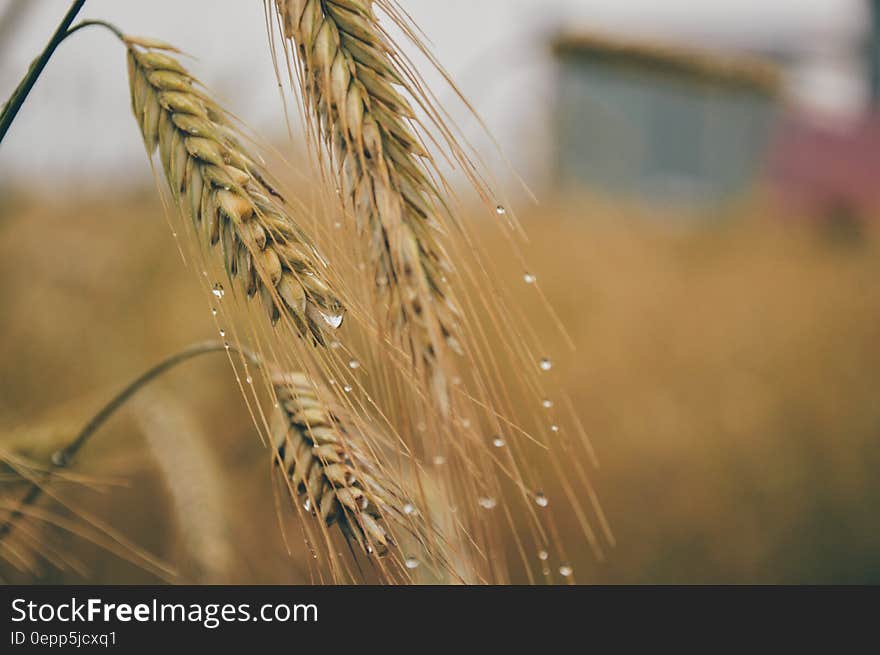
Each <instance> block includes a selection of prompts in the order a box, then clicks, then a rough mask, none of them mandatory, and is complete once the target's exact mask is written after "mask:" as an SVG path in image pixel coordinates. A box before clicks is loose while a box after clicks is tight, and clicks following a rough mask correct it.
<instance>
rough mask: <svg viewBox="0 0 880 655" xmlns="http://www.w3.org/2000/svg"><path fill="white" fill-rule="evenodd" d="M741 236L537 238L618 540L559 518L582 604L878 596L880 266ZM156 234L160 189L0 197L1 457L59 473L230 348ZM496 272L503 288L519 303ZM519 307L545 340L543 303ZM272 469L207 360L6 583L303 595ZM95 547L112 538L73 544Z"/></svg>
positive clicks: (816, 234)
mask: <svg viewBox="0 0 880 655" xmlns="http://www.w3.org/2000/svg"><path fill="white" fill-rule="evenodd" d="M743 214H744V215H742V216H730V217H726V218H725V219H724V220H723V221H721V222H718V223H715V224H713V225H712V226H711V227H705V226H702V227H694V226H683V225H679V226H677V227H670V226H669V223H666V222H653V223H652V222H651V220H650V217H644V216H634V215H632V213H627V212H624V211H623V210H619V209H615V208H614V206H611V205H607V204H601V203H599V202H597V201H592V200H585V201H582V202H579V203H575V204H573V205H571V206H569V207H568V208H560V209H533V210H531V211H528V212H527V213H525V214H524V215H523V217H522V220H523V223H524V225H525V228H526V230H527V231H528V233H529V235H530V239H531V240H530V244H529V261H530V265H531V266H532V267H533V269H532V270H533V271H534V274H535V275H536V277H537V278H538V283H539V284H540V285H541V287H542V289H543V290H544V292H545V293H546V295H547V297H548V299H549V300H550V302H551V303H552V304H553V306H554V307H555V308H556V310H557V311H558V313H559V315H560V317H561V319H562V321H563V322H564V324H565V325H566V326H567V328H568V330H569V331H570V333H571V335H572V339H573V341H574V342H575V345H576V350H574V351H569V350H567V349H566V347H565V345H564V343H563V342H562V339H561V338H560V337H559V336H558V333H557V331H556V330H555V329H554V328H553V326H552V325H549V324H544V325H542V324H540V323H539V324H538V325H537V328H536V329H537V330H538V332H539V335H540V336H541V338H542V339H546V344H547V351H548V352H552V353H553V354H554V361H555V362H556V367H555V370H556V375H558V376H559V378H560V382H561V384H562V385H564V386H565V387H566V388H567V389H568V390H569V392H570V394H571V400H572V403H573V404H574V406H575V407H576V410H577V413H578V414H579V415H580V417H581V419H582V421H583V423H584V425H585V427H586V429H587V430H588V432H589V434H590V436H591V439H592V443H593V445H594V448H595V451H596V452H597V455H598V458H599V460H600V463H601V466H600V468H599V469H598V470H597V471H595V473H594V474H593V476H592V477H593V480H594V482H595V487H596V491H597V493H598V495H599V497H600V499H601V502H602V503H603V506H604V508H605V511H606V513H607V516H608V520H609V522H610V524H611V528H612V529H613V531H614V535H615V537H616V546H615V547H613V548H610V549H609V548H606V549H605V557H604V559H603V560H599V559H597V558H596V557H595V556H594V554H593V553H592V552H591V550H590V548H589V547H588V546H587V544H586V541H585V540H584V539H583V537H582V536H581V534H580V528H579V526H578V522H577V520H576V518H575V517H574V516H571V515H565V514H561V515H558V518H559V530H560V531H561V533H562V536H561V537H560V538H563V539H566V540H567V542H568V543H569V544H575V545H577V544H580V548H579V549H577V550H576V551H575V552H571V553H570V554H569V557H570V564H571V566H572V567H573V568H574V569H575V570H576V571H577V573H578V581H579V582H584V583H657V582H666V583H670V582H690V583H725V582H736V583H740V582H754V583H777V582H789V583H800V582H870V581H875V582H876V581H878V572H880V561H878V555H877V554H878V553H880V534H878V530H877V524H876V512H875V511H874V508H875V505H876V502H877V501H878V499H880V483H878V482H877V477H876V475H875V474H874V472H875V470H876V467H877V465H878V464H880V461H878V458H880V450H878V446H877V430H878V426H880V404H878V402H877V397H878V392H880V378H878V374H877V371H878V370H880V361H878V359H880V355H878V349H877V347H876V344H877V339H878V337H880V334H878V327H877V326H878V325H880V316H878V307H880V304H878V300H880V298H878V296H877V291H876V285H875V281H876V279H877V277H878V273H880V264H878V262H880V258H878V247H880V244H878V242H877V239H876V235H875V234H874V233H873V232H872V231H871V230H870V229H867V230H866V231H865V232H864V234H863V235H862V237H861V238H860V239H859V240H857V241H845V242H841V241H839V240H835V239H833V238H829V237H828V235H827V234H826V233H825V232H824V231H823V230H821V229H819V228H818V226H816V225H813V224H810V223H806V222H800V221H797V220H793V219H792V220H787V221H786V220H781V219H780V218H779V217H777V216H775V215H773V214H772V211H771V210H769V209H766V208H764V205H762V204H761V203H756V204H755V205H754V206H753V207H750V208H749V209H748V210H744V211H743ZM162 216H163V210H162V207H161V206H160V204H159V202H158V200H157V199H156V198H155V194H154V192H153V190H152V189H145V190H144V191H143V192H142V193H136V194H130V195H126V196H124V197H117V196H114V195H100V196H94V197H87V198H86V197H84V198H80V197H73V198H62V199H58V200H55V201H52V202H48V203H47V202H45V201H41V200H40V198H38V197H35V196H25V195H21V196H14V195H12V194H6V195H4V200H3V205H2V216H0V225H2V229H0V267H2V270H0V280H2V282H0V285H2V288H0V293H2V297H3V304H4V307H5V310H4V320H3V322H2V330H3V335H2V339H0V348H2V351H3V352H2V361H3V370H4V376H3V387H2V394H0V425H2V448H3V452H4V455H6V456H9V455H10V454H15V455H16V456H17V457H29V458H32V460H33V461H34V462H36V463H40V462H42V463H45V462H46V460H47V458H48V456H49V453H51V452H52V451H53V450H54V449H55V448H57V447H58V445H59V444H60V443H63V442H65V441H66V440H68V439H69V438H70V436H71V435H72V434H74V433H75V431H76V430H77V429H78V428H79V427H80V425H81V424H82V423H83V422H84V421H85V420H87V419H88V418H89V416H90V415H91V414H92V413H94V411H96V409H97V408H98V407H99V406H100V405H101V404H102V403H103V402H105V401H106V399H107V398H109V397H110V396H111V395H112V394H113V393H115V391H116V390H118V389H119V388H120V387H121V386H122V385H123V384H124V383H126V382H127V381H128V380H130V379H132V378H133V377H134V376H136V375H137V374H139V373H140V372H141V371H142V370H144V369H145V368H147V367H148V366H150V365H152V364H153V363H154V362H156V361H157V360H159V359H160V358H161V357H164V356H166V355H167V354H169V353H171V352H173V351H175V350H179V349H180V348H181V347H183V346H184V345H186V344H188V343H191V342H194V341H199V340H204V339H210V338H213V337H214V336H215V326H214V325H213V323H212V321H211V316H210V313H209V312H208V310H207V307H206V305H205V302H204V296H203V290H202V289H200V286H199V284H198V280H197V279H196V278H197V276H195V275H190V274H186V273H185V272H184V273H182V271H184V265H183V263H182V262H181V258H180V256H179V254H178V252H177V250H176V249H175V247H174V239H173V237H172V236H171V231H170V230H169V228H168V226H167V224H166V223H165V221H164V220H163V219H162ZM480 220H482V219H479V218H477V219H475V221H476V227H477V232H478V233H479V232H481V231H482V230H483V228H486V226H484V225H483V224H482V223H481V222H480ZM486 229H488V228H486ZM135 232H136V233H137V235H138V236H137V240H136V243H135V244H132V242H131V235H132V234H133V233H135ZM490 254H491V249H490ZM501 256H502V255H501V253H499V261H500V262H501V263H500V274H501V275H502V276H509V277H510V278H511V279H514V278H515V279H519V278H521V277H522V270H521V269H520V268H519V267H518V266H517V265H515V264H509V263H505V262H508V261H509V260H507V259H501ZM512 286H513V288H514V289H515V298H516V300H517V302H519V303H521V308H522V309H523V310H524V311H525V312H526V313H534V314H535V315H541V308H540V307H538V305H537V303H536V300H535V295H534V294H533V293H531V292H530V291H531V290H530V288H529V286H528V285H526V284H514V285H512ZM523 402H525V400H523ZM585 465H587V463H586V462H585ZM269 468H270V467H269V451H268V450H267V449H266V448H264V447H263V446H261V444H260V440H259V437H258V436H257V434H256V432H255V430H254V427H253V423H252V421H251V418H250V416H249V415H248V412H247V410H246V407H245V404H244V402H243V400H242V397H241V394H240V393H239V390H238V388H237V386H236V384H235V380H234V376H233V375H232V372H231V370H230V367H229V364H228V362H226V361H225V360H224V358H222V357H219V356H218V357H215V358H204V359H202V360H199V361H194V362H193V363H191V364H190V365H188V366H187V367H183V368H181V369H179V370H176V371H173V372H171V373H169V374H168V375H166V376H165V377H163V378H162V379H160V380H159V381H157V382H155V383H153V384H151V385H150V386H149V387H147V388H146V389H144V390H143V391H142V392H141V393H140V394H139V395H138V396H136V397H135V399H134V400H133V401H132V402H131V403H130V404H129V405H128V406H127V407H125V408H124V409H123V410H122V411H121V412H120V413H119V415H118V416H115V417H114V418H113V419H111V421H110V422H109V423H108V424H107V425H106V426H105V427H104V428H103V429H102V430H100V432H99V433H97V434H96V435H95V437H94V438H93V439H92V441H90V442H89V444H88V445H87V446H86V448H85V449H84V450H83V451H82V452H81V453H80V455H79V457H78V459H77V463H76V465H75V466H74V467H72V468H71V469H70V471H69V475H70V479H65V480H61V481H59V482H57V483H56V485H55V486H54V487H53V492H52V493H53V495H56V496H57V497H58V498H59V499H60V500H61V501H63V503H64V505H66V506H69V508H72V509H65V507H64V505H62V504H60V502H59V501H58V500H56V499H54V498H46V497H44V498H43V499H41V500H40V501H39V502H38V503H37V505H36V506H35V507H37V508H40V509H42V510H43V511H45V512H50V513H51V514H52V515H53V516H56V517H58V518H59V519H62V518H67V519H69V520H70V521H72V523H70V524H64V525H52V524H46V523H36V522H35V524H34V525H38V526H39V528H38V530H39V531H38V532H36V530H37V528H36V527H33V526H32V527H31V528H30V529H31V530H34V531H35V532H34V533H33V534H32V535H31V537H30V539H28V538H21V539H20V540H18V541H16V542H15V543H16V546H15V548H16V550H17V551H18V552H17V553H15V554H14V555H13V556H12V559H7V561H6V563H4V565H3V578H4V580H5V581H7V582H27V583H33V582H43V583H48V582H66V583H73V582H83V581H90V582H98V583H101V582H103V583H109V582H113V583H117V582H157V581H192V582H234V583H245V582H253V583H302V582H309V581H310V573H309V570H308V567H307V566H306V564H305V560H304V558H306V559H308V554H307V553H305V552H304V550H305V549H304V547H303V546H302V542H301V541H297V540H295V539H294V540H289V541H290V543H291V548H292V550H293V553H294V554H293V556H291V555H288V553H287V550H286V547H285V542H284V538H283V536H282V531H281V529H280V527H279V525H280V523H279V520H278V518H277V509H276V502H277V501H276V500H275V499H273V491H272V483H271V480H272V478H271V476H270V475H269ZM545 473H547V475H546V476H545V477H544V479H545V480H546V481H547V488H546V489H545V491H546V493H547V496H548V497H549V498H551V499H555V498H558V497H559V494H560V489H559V488H558V486H557V484H556V483H555V482H554V479H553V473H552V471H546V472H545ZM13 478H14V476H11V474H10V473H9V472H7V474H6V475H5V476H4V479H3V482H4V487H5V489H6V492H7V493H6V495H4V498H9V497H10V495H9V494H11V493H12V492H13V491H14V490H17V489H19V488H20V486H19V487H16V486H15V484H16V483H15V482H14V479H13ZM19 485H20V483H19ZM80 515H84V516H86V517H87V519H84V518H82V516H80ZM513 519H514V522H515V523H516V524H520V523H524V521H525V518H524V517H523V516H518V515H515V516H514V517H513ZM287 521H288V524H287V529H288V530H291V527H290V525H289V522H290V517H288V519H287ZM65 526H67V528H70V529H67V528H65ZM88 526H92V527H93V528H94V527H95V526H103V527H106V528H108V529H111V530H112V537H108V536H107V534H106V532H105V531H103V530H100V529H97V528H96V529H94V530H92V531H91V532H88V533H86V532H82V533H81V534H75V533H74V532H75V531H76V530H85V529H86V527H88ZM71 530H73V531H74V532H72V531H71ZM102 535H103V536H102ZM96 541H97V542H99V543H98V544H96V543H95V542H96ZM506 547H507V548H508V549H512V548H513V545H512V544H511V543H508V544H507V546H506ZM108 549H109V550H108ZM36 553H41V554H40V555H37V554H36ZM7 555H9V552H7ZM368 575H369V574H368ZM513 581H520V582H522V581H524V580H523V579H522V578H516V577H514V578H513Z"/></svg>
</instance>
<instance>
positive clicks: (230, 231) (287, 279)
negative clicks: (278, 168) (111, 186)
mask: <svg viewBox="0 0 880 655" xmlns="http://www.w3.org/2000/svg"><path fill="white" fill-rule="evenodd" d="M126 44H127V46H128V62H129V78H130V83H131V100H132V109H133V110H134V114H135V118H136V119H137V121H138V125H139V126H140V128H141V131H142V133H143V137H144V143H145V145H146V147H147V151H148V152H149V153H150V154H152V153H154V152H155V151H156V150H157V149H158V151H159V155H160V158H161V161H162V167H163V169H164V171H165V176H166V177H167V179H168V184H169V185H170V187H171V193H172V195H173V197H174V199H175V202H176V203H177V205H178V208H179V209H180V211H181V212H182V213H183V214H184V215H188V216H189V217H190V218H191V219H192V221H193V223H194V224H195V226H196V229H197V230H200V231H201V232H202V233H203V234H204V236H205V238H206V240H207V241H208V242H209V243H210V244H211V245H212V246H216V245H218V244H219V245H220V246H221V248H222V251H223V258H224V265H225V268H226V272H227V274H228V276H229V278H230V279H232V278H240V279H241V280H242V284H243V286H244V290H245V292H246V293H247V295H248V297H252V296H254V295H256V294H259V295H260V296H261V297H262V299H263V302H264V305H265V307H266V310H267V311H268V313H269V317H270V319H271V320H272V323H273V324H274V323H276V322H278V320H280V319H281V318H282V317H287V318H289V319H290V321H291V322H292V324H293V325H294V326H295V327H296V328H297V329H298V330H299V332H300V333H301V334H304V335H306V334H311V335H312V336H313V337H314V338H315V340H317V341H318V342H320V343H323V342H324V336H323V335H324V332H325V331H326V330H328V329H331V330H332V329H336V328H338V327H339V325H340V324H341V323H342V316H343V307H342V304H341V302H340V301H339V300H338V297H337V295H336V294H335V293H334V291H333V290H332V289H331V288H330V286H329V285H328V283H327V282H326V281H325V280H324V279H323V278H322V276H321V269H322V268H323V267H325V266H326V263H325V262H324V260H323V259H322V257H321V256H320V254H319V253H318V251H317V250H316V248H315V247H314V246H313V245H312V243H311V241H310V240H309V238H308V237H307V236H306V235H305V234H304V233H303V231H302V230H301V229H300V228H299V227H298V225H297V223H296V221H295V220H294V219H293V218H292V216H291V211H290V207H289V206H288V204H287V203H286V202H285V200H284V199H283V198H282V197H281V195H280V194H279V193H278V192H277V191H276V190H275V188H274V187H273V185H272V184H271V183H270V181H269V178H268V175H267V174H266V172H265V171H264V170H263V169H262V168H261V167H260V166H259V164H258V163H257V162H256V160H255V158H254V157H252V156H251V155H250V154H249V153H248V152H247V151H246V149H245V148H244V146H243V144H242V138H241V136H240V135H239V134H238V133H237V131H236V129H235V128H234V127H233V126H232V122H231V121H230V120H229V119H228V115H227V114H226V113H225V112H224V111H223V110H222V109H221V108H220V107H219V106H218V105H217V104H216V103H214V102H213V101H212V100H211V99H210V98H209V97H208V96H207V95H206V94H205V93H204V92H202V91H201V90H200V89H199V88H198V86H197V82H196V80H195V79H194V78H193V77H192V76H191V75H190V74H189V73H188V72H187V70H186V69H185V68H184V67H183V66H182V65H181V64H180V62H179V61H178V60H177V59H175V58H174V57H172V56H171V55H169V54H168V52H169V51H171V48H170V47H169V46H166V45H164V44H161V43H159V42H155V41H146V40H141V39H131V38H128V39H126Z"/></svg>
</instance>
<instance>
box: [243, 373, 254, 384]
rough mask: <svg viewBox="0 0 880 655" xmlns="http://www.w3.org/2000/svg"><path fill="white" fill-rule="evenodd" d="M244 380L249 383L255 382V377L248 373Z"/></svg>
mask: <svg viewBox="0 0 880 655" xmlns="http://www.w3.org/2000/svg"><path fill="white" fill-rule="evenodd" d="M244 381H245V382H247V383H248V384H253V383H254V379H253V378H252V377H251V376H250V375H248V376H247V377H246V378H245V379H244Z"/></svg>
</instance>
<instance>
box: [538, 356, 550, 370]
mask: <svg viewBox="0 0 880 655" xmlns="http://www.w3.org/2000/svg"><path fill="white" fill-rule="evenodd" d="M538 365H539V366H540V367H541V370H542V371H549V370H550V369H551V368H553V362H552V361H550V358H549V357H544V358H542V359H541V361H540V362H539V363H538Z"/></svg>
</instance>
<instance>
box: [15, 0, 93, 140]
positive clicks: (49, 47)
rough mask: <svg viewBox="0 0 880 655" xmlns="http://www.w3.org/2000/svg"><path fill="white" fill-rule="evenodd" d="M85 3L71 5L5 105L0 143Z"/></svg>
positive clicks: (75, 1) (78, 2) (67, 34)
mask: <svg viewBox="0 0 880 655" xmlns="http://www.w3.org/2000/svg"><path fill="white" fill-rule="evenodd" d="M85 3H86V0H74V3H73V4H72V5H70V9H68V10H67V13H66V14H65V15H64V18H62V19H61V23H60V24H59V25H58V28H57V29H56V30H55V33H54V34H53V35H52V38H51V39H49V43H48V44H46V47H45V48H44V49H43V52H41V53H40V55H39V56H38V57H37V58H36V59H34V61H33V63H32V64H31V65H30V68H28V71H27V73H25V76H24V78H22V80H21V82H19V83H18V86H17V87H16V88H15V91H13V92H12V95H11V96H10V98H9V100H7V101H6V104H5V105H3V113H2V114H0V143H2V142H3V138H4V137H5V136H6V132H8V131H9V126H10V125H12V121H14V120H15V117H16V115H17V114H18V111H19V110H20V109H21V106H22V105H23V104H24V101H25V99H27V97H28V94H29V93H30V92H31V89H32V88H33V87H34V84H35V83H36V82H37V79H38V78H39V77H40V73H42V72H43V69H44V68H45V67H46V64H48V63H49V59H51V58H52V55H53V53H54V52H55V49H56V48H57V47H58V46H59V45H61V42H62V41H64V39H66V38H67V37H68V36H70V34H71V33H70V32H69V31H68V28H69V27H70V24H71V23H73V19H74V18H76V15H77V14H78V13H79V12H80V10H81V9H82V8H83V5H84V4H85Z"/></svg>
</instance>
